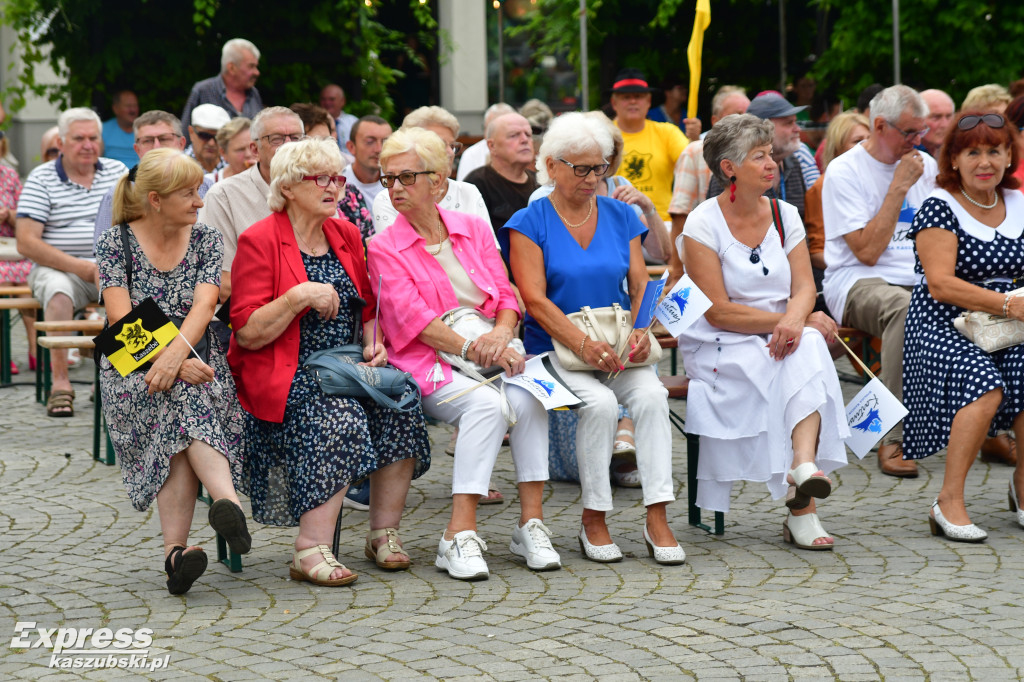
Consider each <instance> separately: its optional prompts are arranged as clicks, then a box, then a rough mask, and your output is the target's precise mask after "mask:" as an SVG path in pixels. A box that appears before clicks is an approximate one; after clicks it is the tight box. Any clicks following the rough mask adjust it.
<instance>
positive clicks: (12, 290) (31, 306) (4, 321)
mask: <svg viewBox="0 0 1024 682" xmlns="http://www.w3.org/2000/svg"><path fill="white" fill-rule="evenodd" d="M30 293H31V291H29V290H28V287H0V385H4V386H6V385H8V384H10V383H11V311H12V310H18V311H21V310H40V311H41V310H42V305H40V303H39V301H37V300H36V299H34V298H32V297H31V296H28V294H30ZM39 317H42V315H40V316H39Z"/></svg>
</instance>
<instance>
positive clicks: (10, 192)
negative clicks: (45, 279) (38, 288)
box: [0, 165, 35, 352]
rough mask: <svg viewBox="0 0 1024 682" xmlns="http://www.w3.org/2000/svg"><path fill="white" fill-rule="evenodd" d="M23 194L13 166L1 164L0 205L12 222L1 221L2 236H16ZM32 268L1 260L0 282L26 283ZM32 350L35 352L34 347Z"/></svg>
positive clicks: (29, 264)
mask: <svg viewBox="0 0 1024 682" xmlns="http://www.w3.org/2000/svg"><path fill="white" fill-rule="evenodd" d="M20 196H21V179H20V178H19V177H18V172H17V171H16V170H14V169H13V168H9V167H7V166H3V165H0V206H3V207H4V208H6V209H10V211H11V217H10V223H6V222H5V223H0V237H14V214H15V212H16V211H17V209H18V197H20ZM31 269H32V261H30V260H28V259H27V258H26V259H25V260H0V284H24V283H25V282H27V281H28V271H29V270H31ZM32 352H35V350H34V349H33V351H32Z"/></svg>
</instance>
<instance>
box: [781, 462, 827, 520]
mask: <svg viewBox="0 0 1024 682" xmlns="http://www.w3.org/2000/svg"><path fill="white" fill-rule="evenodd" d="M789 475H790V476H791V477H792V478H793V483H794V484H793V485H790V487H789V492H788V493H787V495H786V506H787V507H789V508H790V509H804V508H806V507H807V505H809V504H810V503H811V498H812V497H817V498H818V499H820V500H823V499H825V498H826V497H828V496H829V495H831V494H832V481H830V480H829V478H828V476H826V475H825V474H824V473H822V471H821V469H820V468H818V465H817V464H815V463H814V462H804V463H803V464H801V465H800V466H798V467H795V468H793V469H790V470H789Z"/></svg>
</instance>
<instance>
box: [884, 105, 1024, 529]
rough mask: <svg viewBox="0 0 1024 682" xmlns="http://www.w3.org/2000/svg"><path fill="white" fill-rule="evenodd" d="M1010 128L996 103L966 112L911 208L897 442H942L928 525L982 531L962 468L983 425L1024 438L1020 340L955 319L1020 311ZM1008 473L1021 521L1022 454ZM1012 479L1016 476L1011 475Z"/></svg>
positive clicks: (1023, 221) (922, 449) (1022, 199)
mask: <svg viewBox="0 0 1024 682" xmlns="http://www.w3.org/2000/svg"><path fill="white" fill-rule="evenodd" d="M1016 138H1017V130H1016V128H1015V127H1014V126H1011V125H1007V124H1006V121H1005V119H1004V118H1003V117H1002V116H1000V115H999V114H993V113H984V112H967V113H961V114H960V115H959V117H958V119H957V124H956V125H955V126H952V127H951V129H950V132H949V134H948V135H947V137H946V141H945V144H944V145H943V147H942V150H941V152H940V153H939V159H938V161H939V175H938V177H937V178H936V185H937V186H938V187H939V189H936V190H935V191H934V192H933V193H932V195H931V197H929V198H928V199H927V200H926V201H925V202H924V204H922V206H921V209H920V210H919V211H918V213H917V215H916V216H915V218H914V223H913V227H912V229H911V236H912V238H913V239H914V240H915V249H916V251H917V266H916V271H917V273H918V276H919V278H920V280H919V283H918V284H917V286H916V287H914V293H913V296H912V298H911V301H910V309H909V311H908V312H907V329H906V344H905V346H904V350H903V384H904V400H905V401H906V407H907V409H908V410H910V414H909V415H908V416H907V419H906V421H905V423H904V441H903V452H904V456H905V457H906V458H907V459H920V458H922V457H927V456H929V455H932V454H934V453H936V452H938V451H939V450H941V449H942V448H948V450H947V453H946V470H945V476H944V478H943V481H942V489H941V490H940V491H939V495H938V497H937V498H936V500H935V503H934V504H933V505H932V510H931V514H930V516H929V523H930V525H931V531H932V534H933V535H945V536H946V537H948V538H949V539H951V540H958V541H961V542H981V541H983V540H984V539H985V538H986V537H987V533H985V531H984V530H982V529H981V528H978V527H977V526H976V525H974V524H973V523H971V520H970V517H969V516H968V514H967V508H966V505H965V501H964V483H965V480H966V478H967V471H968V469H970V467H971V464H972V463H973V462H974V458H975V457H976V456H977V454H978V450H979V448H980V447H981V443H982V441H983V440H984V439H985V436H986V433H988V432H989V431H990V430H991V431H992V432H993V433H994V432H995V430H996V429H1008V428H1013V429H1014V431H1015V433H1016V434H1017V436H1018V438H1021V437H1024V419H1022V418H1021V413H1022V412H1024V345H1021V346H1014V347H1012V348H1007V349H1005V350H1001V351H996V352H994V353H991V354H990V353H986V352H985V351H983V350H981V349H980V348H979V347H978V346H976V345H975V344H974V343H972V342H971V341H968V340H967V338H966V337H964V336H963V335H961V334H960V332H958V331H957V330H956V329H955V328H954V326H953V319H954V318H956V317H958V316H959V315H960V313H961V312H963V311H964V310H981V311H985V312H988V313H994V314H996V315H1007V316H1009V317H1012V318H1014V319H1019V320H1024V298H1015V297H1012V296H1008V295H1007V293H1006V292H1008V291H1010V290H1012V289H1015V288H1018V287H1019V286H1020V285H1021V281H1022V279H1024V237H1022V233H1024V196H1022V195H1021V193H1020V192H1016V191H1014V190H1015V189H1016V188H1017V187H1018V185H1019V184H1020V181H1019V180H1017V179H1016V178H1014V177H1012V173H1013V171H1014V170H1015V169H1016V168H1017V163H1018V152H1017V146H1016ZM1020 461H1021V462H1022V463H1018V464H1017V467H1016V469H1015V470H1014V474H1013V479H1012V480H1011V481H1010V508H1011V510H1013V511H1016V512H1017V522H1018V523H1019V524H1020V525H1021V526H1024V513H1022V512H1021V511H1020V506H1021V505H1020V498H1018V497H1017V493H1016V491H1018V490H1024V458H1021V460H1020ZM1015 484H1016V485H1015Z"/></svg>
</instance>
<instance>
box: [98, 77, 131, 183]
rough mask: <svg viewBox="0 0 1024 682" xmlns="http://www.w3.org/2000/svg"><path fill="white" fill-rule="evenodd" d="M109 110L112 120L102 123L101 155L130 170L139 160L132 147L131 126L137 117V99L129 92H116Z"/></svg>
mask: <svg viewBox="0 0 1024 682" xmlns="http://www.w3.org/2000/svg"><path fill="white" fill-rule="evenodd" d="M110 108H111V110H113V112H114V118H112V119H110V120H109V121H105V122H104V123H103V150H104V153H103V155H104V156H106V157H107V158H109V159H117V160H118V161H120V162H121V163H123V164H124V165H126V166H128V167H129V168H130V167H131V166H134V165H135V164H136V163H137V162H138V160H139V159H138V157H137V156H136V155H135V149H133V147H132V145H134V144H135V134H134V133H133V132H132V124H133V123H135V119H136V118H138V116H139V99H138V98H137V97H136V96H135V93H134V92H132V91H131V90H118V91H117V92H115V93H114V98H113V101H112V102H111V105H110Z"/></svg>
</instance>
